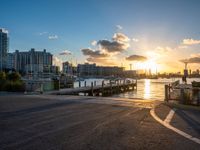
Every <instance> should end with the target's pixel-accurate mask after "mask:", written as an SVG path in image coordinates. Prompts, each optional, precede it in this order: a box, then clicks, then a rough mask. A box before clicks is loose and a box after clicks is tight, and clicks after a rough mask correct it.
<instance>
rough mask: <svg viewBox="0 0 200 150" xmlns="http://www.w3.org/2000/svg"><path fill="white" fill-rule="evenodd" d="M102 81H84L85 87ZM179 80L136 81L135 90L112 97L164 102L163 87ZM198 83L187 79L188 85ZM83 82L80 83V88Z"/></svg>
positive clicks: (99, 83)
mask: <svg viewBox="0 0 200 150" xmlns="http://www.w3.org/2000/svg"><path fill="white" fill-rule="evenodd" d="M102 80H103V79H86V81H87V86H90V85H91V82H94V81H97V85H101V82H102ZM176 80H180V82H181V79H180V78H176V79H175V78H173V79H140V80H138V81H137V83H138V84H137V90H134V91H130V92H126V93H121V94H116V95H113V96H112V97H121V98H130V99H133V98H136V99H147V100H161V101H162V100H164V85H165V84H169V83H171V82H174V81H176ZM194 80H195V81H200V79H199V78H198V79H197V78H191V79H188V83H191V81H194ZM83 85H84V82H82V86H83ZM75 87H78V82H76V83H75Z"/></svg>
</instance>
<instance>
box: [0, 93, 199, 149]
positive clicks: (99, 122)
mask: <svg viewBox="0 0 200 150" xmlns="http://www.w3.org/2000/svg"><path fill="white" fill-rule="evenodd" d="M160 103H161V102H157V101H146V102H145V101H141V100H138V101H137V100H135V101H134V100H127V99H120V98H119V99H117V98H102V97H98V98H95V97H80V96H48V95H42V96H34V95H30V96H29V95H25V96H20V95H16V96H0V133H1V136H0V149H3V150H4V149H5V150H6V149H11V150H12V149H13V150H14V149H20V150H27V149H33V150H37V149H38V150H39V149H42V150H45V149H48V150H49V149H66V150H79V149H80V150H84V149H86V150H88V149H95V150H104V149H105V150H107V149H109V150H110V149H111V150H112V149H113V150H118V149H119V150H124V149H128V150H129V149H162V150H163V149H167V150H168V149H170V150H173V149H182V150H186V149H193V150H195V149H199V148H200V145H199V144H197V143H195V142H193V141H190V140H188V139H186V138H184V137H182V136H180V135H178V134H177V133H175V132H173V131H171V130H170V129H167V128H165V127H164V126H162V125H161V124H159V123H158V122H157V121H156V120H155V119H154V118H153V117H152V116H151V115H150V113H149V112H150V110H151V109H152V108H154V107H155V106H158V107H156V113H158V114H161V116H162V115H163V118H165V116H166V115H167V114H168V111H167V110H168V109H169V110H170V108H167V107H166V108H165V109H164V110H163V112H160V113H159V111H161V110H157V108H160V107H159V106H161V105H162V104H161V105H159V104H160ZM162 107H164V105H163V106H162ZM165 114H166V115H165Z"/></svg>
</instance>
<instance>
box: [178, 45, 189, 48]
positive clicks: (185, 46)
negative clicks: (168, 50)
mask: <svg viewBox="0 0 200 150" xmlns="http://www.w3.org/2000/svg"><path fill="white" fill-rule="evenodd" d="M178 48H179V49H186V48H188V46H187V45H179V46H178Z"/></svg>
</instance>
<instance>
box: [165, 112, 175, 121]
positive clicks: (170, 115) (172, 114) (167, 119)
mask: <svg viewBox="0 0 200 150" xmlns="http://www.w3.org/2000/svg"><path fill="white" fill-rule="evenodd" d="M175 111H176V109H171V110H170V112H169V114H168V115H167V117H166V118H165V120H164V122H165V123H168V124H169V123H170V122H171V120H172V118H173V116H174V113H175Z"/></svg>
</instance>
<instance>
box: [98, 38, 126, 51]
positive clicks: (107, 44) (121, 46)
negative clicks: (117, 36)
mask: <svg viewBox="0 0 200 150" xmlns="http://www.w3.org/2000/svg"><path fill="white" fill-rule="evenodd" d="M98 44H99V45H100V46H101V48H102V49H104V50H106V51H107V52H109V53H114V52H122V51H124V50H126V49H127V48H128V47H129V46H130V45H129V43H121V42H117V41H109V40H99V41H98Z"/></svg>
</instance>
